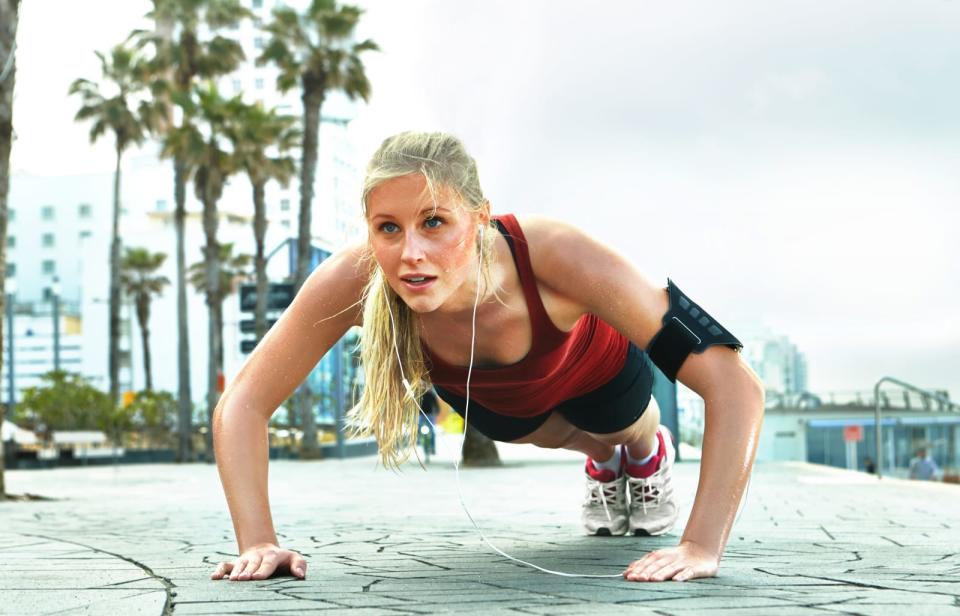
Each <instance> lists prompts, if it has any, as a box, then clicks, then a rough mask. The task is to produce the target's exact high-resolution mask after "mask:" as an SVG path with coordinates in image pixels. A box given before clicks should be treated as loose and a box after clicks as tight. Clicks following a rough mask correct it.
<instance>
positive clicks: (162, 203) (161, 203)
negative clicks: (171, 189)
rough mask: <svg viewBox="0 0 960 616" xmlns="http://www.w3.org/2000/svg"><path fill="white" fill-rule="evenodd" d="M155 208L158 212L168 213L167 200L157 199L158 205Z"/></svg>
mask: <svg viewBox="0 0 960 616" xmlns="http://www.w3.org/2000/svg"><path fill="white" fill-rule="evenodd" d="M155 207H156V209H157V211H158V212H166V211H167V201H166V200H165V199H157V203H156V206H155Z"/></svg>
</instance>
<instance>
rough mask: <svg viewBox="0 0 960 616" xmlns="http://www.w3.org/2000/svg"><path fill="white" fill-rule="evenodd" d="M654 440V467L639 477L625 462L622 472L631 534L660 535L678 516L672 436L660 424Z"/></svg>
mask: <svg viewBox="0 0 960 616" xmlns="http://www.w3.org/2000/svg"><path fill="white" fill-rule="evenodd" d="M657 439H658V440H659V441H660V453H659V454H658V455H659V457H660V464H659V466H658V468H657V470H656V471H655V472H654V473H653V474H652V475H649V476H647V477H640V476H639V475H640V469H639V468H638V467H634V466H632V465H630V464H627V466H626V472H625V473H624V474H625V475H626V477H627V487H628V488H629V491H630V532H631V533H633V534H634V535H662V534H664V533H665V532H667V531H668V530H670V529H671V528H672V527H673V524H674V523H675V522H676V521H677V516H678V515H679V510H678V508H677V500H676V497H674V494H673V482H672V481H671V476H670V473H671V470H672V469H673V463H674V461H675V460H676V459H677V453H676V449H674V446H673V436H672V435H671V434H670V430H668V429H667V427H666V426H660V427H659V428H658V429H657ZM664 454H665V455H664ZM624 458H626V455H624ZM631 471H632V472H631Z"/></svg>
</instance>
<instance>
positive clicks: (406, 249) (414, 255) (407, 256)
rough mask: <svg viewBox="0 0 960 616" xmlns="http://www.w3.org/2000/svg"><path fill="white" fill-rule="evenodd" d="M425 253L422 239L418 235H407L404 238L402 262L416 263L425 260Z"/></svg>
mask: <svg viewBox="0 0 960 616" xmlns="http://www.w3.org/2000/svg"><path fill="white" fill-rule="evenodd" d="M423 256H424V251H423V245H422V238H420V237H419V236H418V235H417V234H416V233H407V234H405V235H404V236H403V253H402V254H401V255H400V259H401V260H402V261H405V262H408V263H416V262H419V261H422V260H423Z"/></svg>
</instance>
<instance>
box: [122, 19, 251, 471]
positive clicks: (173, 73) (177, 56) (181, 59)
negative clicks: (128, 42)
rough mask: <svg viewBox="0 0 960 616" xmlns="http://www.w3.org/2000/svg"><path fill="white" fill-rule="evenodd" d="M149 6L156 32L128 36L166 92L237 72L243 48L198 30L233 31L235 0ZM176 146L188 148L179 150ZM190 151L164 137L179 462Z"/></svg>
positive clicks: (186, 370)
mask: <svg viewBox="0 0 960 616" xmlns="http://www.w3.org/2000/svg"><path fill="white" fill-rule="evenodd" d="M153 6H154V8H153V11H151V12H150V13H149V14H148V15H147V17H149V18H151V19H153V20H154V21H155V22H156V29H155V31H153V32H146V31H137V32H134V33H133V34H132V36H133V37H134V38H136V39H137V40H138V42H139V43H140V44H141V45H145V46H146V45H149V46H151V47H152V48H153V49H154V57H153V62H154V64H155V70H156V72H157V73H158V74H161V75H163V76H164V77H165V78H166V81H167V87H166V88H165V91H166V93H167V94H169V93H179V94H180V95H183V96H185V95H189V93H190V91H191V90H192V89H193V87H194V86H195V85H196V82H197V80H198V79H210V78H213V77H216V76H218V75H225V74H227V73H229V72H231V71H233V70H234V69H236V68H237V66H239V64H240V62H241V61H242V60H243V59H244V55H243V49H242V48H241V47H240V44H239V43H237V42H236V41H234V40H232V39H229V38H225V37H222V36H219V35H213V36H210V37H208V38H202V37H201V36H200V34H199V32H200V30H201V28H203V29H205V30H206V31H212V32H215V31H216V30H217V29H218V28H224V27H232V26H234V25H236V24H237V23H238V22H239V21H240V20H241V19H243V18H245V17H247V16H249V15H250V12H249V11H247V10H246V9H245V8H243V7H242V6H241V5H240V2H239V1H238V0H153ZM168 130H170V131H174V130H180V131H181V132H184V133H188V132H189V131H188V130H187V127H186V126H185V125H184V124H183V122H180V123H178V124H174V123H173V122H172V120H171V121H170V122H169V124H168ZM168 136H169V135H168ZM180 137H184V135H180ZM180 146H183V147H185V148H187V149H186V150H183V149H181V148H180ZM189 147H190V143H189V139H178V138H177V137H174V138H171V139H167V140H166V143H165V146H164V151H165V152H166V153H167V155H168V156H169V157H171V158H173V194H174V200H175V201H176V208H175V210H174V217H173V219H174V228H175V233H176V237H177V240H176V242H177V249H176V250H177V281H176V282H177V370H178V374H179V378H178V381H179V386H178V391H177V399H178V402H179V410H178V423H179V426H180V430H179V432H180V442H179V444H178V447H177V459H178V460H179V461H181V462H185V461H187V460H189V459H190V458H191V453H190V434H191V432H192V430H191V424H192V414H193V401H192V397H191V393H190V340H189V327H188V322H187V283H186V280H187V260H186V248H185V246H186V244H185V221H186V216H187V209H186V192H187V189H186V186H187V182H188V181H189V180H190V178H191V175H192V173H193V169H192V168H191V167H190V166H189V164H188V162H187V161H188V159H189V155H188V152H189Z"/></svg>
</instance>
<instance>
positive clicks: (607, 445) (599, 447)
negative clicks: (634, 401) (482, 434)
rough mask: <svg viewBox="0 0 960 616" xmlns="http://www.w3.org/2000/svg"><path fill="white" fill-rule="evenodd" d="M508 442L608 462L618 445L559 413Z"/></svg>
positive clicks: (551, 415)
mask: <svg viewBox="0 0 960 616" xmlns="http://www.w3.org/2000/svg"><path fill="white" fill-rule="evenodd" d="M644 414H646V413H644ZM658 415H659V413H658ZM641 419H642V418H641ZM654 429H656V428H654ZM510 442H511V443H530V444H533V445H536V446H537V447H544V448H547V449H570V450H572V451H579V452H580V453H583V454H586V455H587V456H589V457H590V458H592V459H594V460H609V459H610V458H611V457H612V456H613V453H614V447H615V446H616V445H617V444H619V443H613V442H610V441H605V440H604V441H601V440H599V439H597V438H596V437H595V436H593V435H591V434H588V433H586V432H584V431H583V430H580V429H579V428H577V427H576V426H574V425H573V424H571V423H570V422H569V421H567V419H566V418H565V417H564V416H563V415H561V414H560V413H551V414H550V417H549V418H547V420H546V421H545V422H544V423H543V424H542V425H541V426H540V427H539V428H537V429H536V430H534V431H533V432H531V433H530V434H528V435H526V436H524V437H523V438H519V439H516V440H513V441H510ZM644 455H646V454H644Z"/></svg>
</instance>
